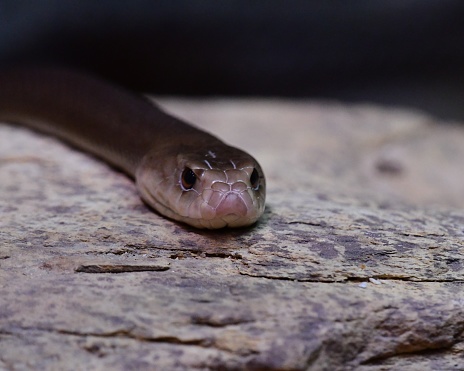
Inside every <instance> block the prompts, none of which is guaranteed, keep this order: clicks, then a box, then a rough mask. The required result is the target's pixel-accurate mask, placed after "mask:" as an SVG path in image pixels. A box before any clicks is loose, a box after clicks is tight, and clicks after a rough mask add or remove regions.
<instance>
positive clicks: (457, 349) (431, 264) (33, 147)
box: [0, 99, 464, 371]
mask: <svg viewBox="0 0 464 371" xmlns="http://www.w3.org/2000/svg"><path fill="white" fill-rule="evenodd" d="M161 103H163V104H164V106H165V107H167V108H168V109H169V111H170V112H172V113H175V114H176V115H178V116H181V117H184V118H187V119H188V120H190V121H192V122H195V123H197V125H199V126H202V127H204V128H205V129H207V130H209V131H211V132H214V133H215V134H217V135H218V136H219V137H221V138H222V139H224V140H225V141H227V142H229V143H231V144H234V145H236V146H239V147H241V148H244V149H246V150H247V151H248V152H250V153H252V154H253V155H254V156H255V157H256V158H257V159H258V160H259V161H260V163H261V165H262V166H263V168H264V170H265V172H266V175H267V183H268V196H267V208H266V211H265V214H264V216H263V218H262V219H261V220H260V221H259V223H258V224H257V225H256V226H254V227H253V228H248V229H240V230H223V231H213V232H212V231H201V230H195V229H193V228H190V227H186V226H184V225H180V224H177V223H174V222H171V221H169V220H166V219H164V218H162V217H160V216H158V215H157V214H155V213H153V212H151V211H150V210H149V209H148V208H147V207H146V206H144V204H143V203H142V202H141V201H140V199H139V197H138V196H137V194H136V190H135V186H134V184H133V183H132V181H131V180H130V179H128V178H127V177H126V176H125V175H123V174H121V173H118V172H117V171H115V170H114V169H112V168H110V167H108V166H106V165H105V164H103V163H101V162H99V161H98V160H96V159H94V158H92V157H91V156H89V155H87V154H84V153H81V152H79V151H76V150H74V149H71V148H69V147H67V146H66V145H64V144H62V143H61V142H59V141H56V140H55V139H53V138H50V137H46V136H42V135H40V134H37V133H34V132H31V131H28V130H26V129H22V128H18V127H13V126H10V125H0V179H1V181H0V191H1V195H0V369H1V370H3V369H5V370H29V369H34V370H89V369H92V370H108V369H111V370H128V369H137V370H154V369H159V370H184V369H196V370H242V369H244V370H261V369H265V370H352V369H353V370H354V369H356V370H366V371H367V370H369V371H370V370H390V369H392V370H398V369H408V370H427V369H434V370H460V369H464V333H463V331H464V284H463V283H464V267H463V262H464V249H463V241H464V209H463V208H464V172H463V171H462V169H463V167H462V164H463V161H464V127H463V126H461V125H458V124H453V123H443V122H439V121H438V120H436V119H434V118H432V117H430V116H427V115H426V114H423V113H420V112H412V111H407V110H396V109H393V108H382V107H376V106H369V105H357V106H347V105H341V104H336V103H325V102H305V101H301V102H289V101H279V100H275V101H269V100H262V101H261V100H248V101H236V100H209V101H204V100H202V101H188V100H184V101H182V100H166V99H165V100H162V101H161Z"/></svg>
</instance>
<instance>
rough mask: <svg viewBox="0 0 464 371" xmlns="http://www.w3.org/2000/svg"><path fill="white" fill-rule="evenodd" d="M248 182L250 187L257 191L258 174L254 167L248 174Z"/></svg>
mask: <svg viewBox="0 0 464 371" xmlns="http://www.w3.org/2000/svg"><path fill="white" fill-rule="evenodd" d="M250 184H251V187H252V188H253V189H254V190H255V191H257V190H258V188H259V174H258V170H256V168H254V169H253V171H252V173H251V175H250Z"/></svg>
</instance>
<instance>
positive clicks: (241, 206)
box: [216, 192, 248, 217]
mask: <svg viewBox="0 0 464 371" xmlns="http://www.w3.org/2000/svg"><path fill="white" fill-rule="evenodd" d="M247 211H248V208H247V206H246V205H245V202H244V201H243V199H242V197H240V194H238V193H236V192H230V193H229V194H227V195H226V196H225V197H224V198H223V200H222V201H221V202H220V203H219V205H218V207H217V208H216V216H219V217H221V216H226V215H231V214H232V215H236V216H240V217H242V216H246V214H247Z"/></svg>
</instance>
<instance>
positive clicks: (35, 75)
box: [0, 68, 265, 229]
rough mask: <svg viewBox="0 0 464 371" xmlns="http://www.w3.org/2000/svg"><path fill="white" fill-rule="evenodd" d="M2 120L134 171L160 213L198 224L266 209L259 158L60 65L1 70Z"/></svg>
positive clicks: (244, 218) (239, 222) (247, 218)
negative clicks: (62, 68)
mask: <svg viewBox="0 0 464 371" xmlns="http://www.w3.org/2000/svg"><path fill="white" fill-rule="evenodd" d="M0 120H2V121H6V122H11V123H16V124H22V125H25V126H28V127H31V128H33V129H36V130H39V131H42V132H44V133H47V134H51V135H54V136H56V137H58V138H60V139H62V140H64V141H66V142H68V143H70V144H72V145H74V146H76V147H78V148H80V149H82V150H84V151H87V152H90V153H92V154H94V155H96V156H97V157H99V158H101V159H103V160H104V161H106V162H108V163H109V164H111V165H112V166H114V167H116V168H119V169H121V170H123V171H124V172H126V173H127V174H128V175H129V176H130V177H132V178H133V179H134V180H135V182H136V186H137V189H138V191H139V193H140V196H141V198H142V199H143V200H144V201H145V202H146V203H147V204H148V205H149V206H151V207H152V208H153V209H155V210H156V211H157V212H159V213H160V214H162V215H164V216H166V217H168V218H170V219H174V220H177V221H181V222H184V223H187V224H189V225H192V226H194V227H197V228H209V229H216V228H223V227H242V226H247V225H250V224H253V223H254V222H256V220H257V219H258V218H259V217H260V216H261V214H262V213H263V211H264V203H265V178H264V174H263V172H262V169H261V167H260V165H259V164H258V162H257V161H256V160H255V159H254V158H253V157H252V156H250V155H249V154H247V153H246V152H244V151H242V150H240V149H237V148H235V147H231V146H229V145H227V144H225V143H224V142H222V141H221V140H219V139H218V138H216V137H215V136H213V135H211V134H209V133H206V132H204V131H202V130H200V129H198V128H196V127H194V126H192V125H190V124H188V123H186V122H184V121H182V120H179V119H177V118H175V117H173V116H171V115H169V114H167V113H166V112H164V111H163V110H162V109H161V108H160V107H158V106H157V105H156V104H155V103H153V102H151V101H150V100H149V99H148V98H145V97H144V96H139V95H136V94H134V93H132V92H128V91H126V90H124V89H122V88H120V87H117V86H114V85H112V84H110V83H107V82H105V81H102V80H99V79H97V78H93V77H88V76H87V75H84V74H80V73H77V72H71V71H67V70H59V69H43V68H36V69H30V68H28V69H14V70H7V71H3V72H1V73H0Z"/></svg>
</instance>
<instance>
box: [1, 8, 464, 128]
mask: <svg viewBox="0 0 464 371" xmlns="http://www.w3.org/2000/svg"><path fill="white" fill-rule="evenodd" d="M24 63H33V64H38V63H39V64H44V63H45V64H57V65H66V66H71V67H76V68H80V69H85V70H90V71H92V72H95V73H97V74H99V75H102V76H104V77H106V78H109V79H112V80H114V81H116V82H118V83H120V84H123V85H126V86H127V87H130V88H133V89H136V90H141V91H144V92H150V93H154V94H161V95H162V94H169V95H172V94H174V95H195V96H210V95H214V96H217V95H228V96H230V95H232V96H281V97H311V98H330V99H341V100H345V101H363V102H364V101H370V102H377V103H385V104H394V105H400V106H409V107H417V108H420V109H423V110H426V111H428V112H430V113H432V114H435V115H438V116H440V117H443V118H448V119H464V1H462V0H435V1H431V0H417V1H413V0H352V1H349V0H339V1H336V0H320V1H303V0H301V1H297V0H294V1H292V0H290V1H284V0H282V1H275V0H266V1H264V0H262V1H258V0H203V1H200V0H198V1H187V0H185V1H184V0H171V1H155V0H151V1H148V0H131V1H128V0H125V1H118V0H102V1H85V0H81V1H66V0H36V1H33V0H28V1H26V0H22V1H21V0H1V1H0V67H1V66H6V65H12V64H13V65H16V64H24ZM0 88H1V87H0Z"/></svg>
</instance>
